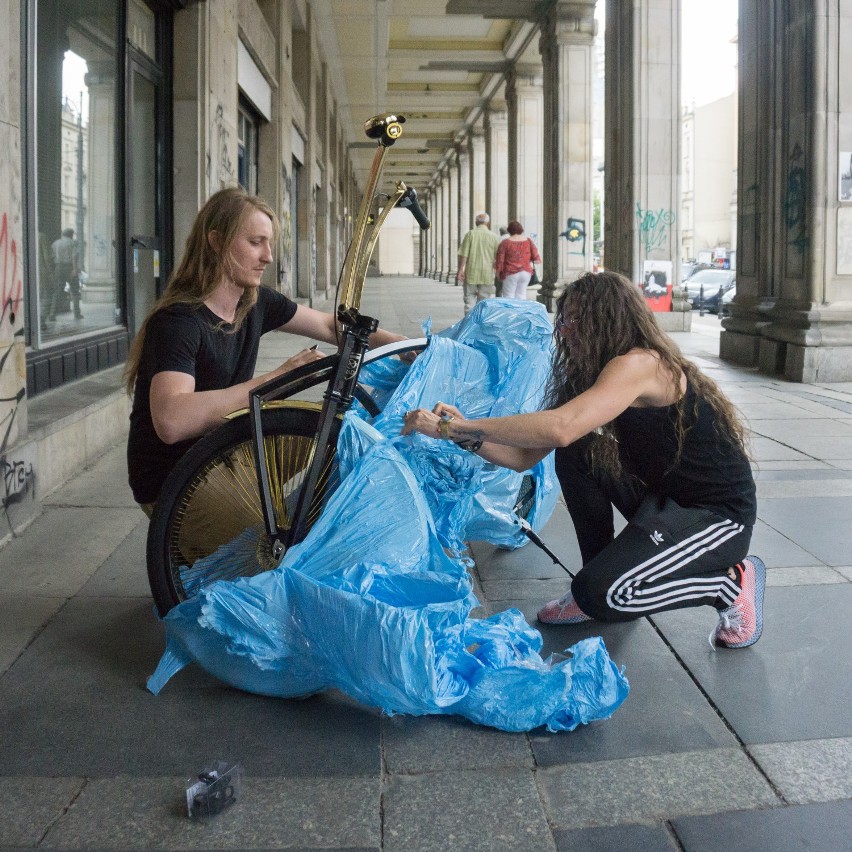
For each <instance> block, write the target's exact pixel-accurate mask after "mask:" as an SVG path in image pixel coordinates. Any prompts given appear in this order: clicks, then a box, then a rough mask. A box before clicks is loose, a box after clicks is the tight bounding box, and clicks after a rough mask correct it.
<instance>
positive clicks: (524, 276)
mask: <svg viewBox="0 0 852 852" xmlns="http://www.w3.org/2000/svg"><path fill="white" fill-rule="evenodd" d="M507 230H508V232H509V236H508V237H507V238H506V239H505V240H502V241H501V242H500V245H499V247H498V249H497V258H496V261H495V266H496V268H497V277H498V278H499V279H500V280H501V281H502V282H503V291H502V296H503V298H504V299H526V297H527V287H528V286H529V283H530V280H531V279H532V277H533V273H534V272H535V267H534V266H533V264H535V263H541V257H539V254H538V249H537V248H536V247H535V243H534V242H533V241H532V240H531V239H530V238H529V237H525V236H524V226H523V225H521V223H520V222H518V221H512V222H509V225H508V229H507Z"/></svg>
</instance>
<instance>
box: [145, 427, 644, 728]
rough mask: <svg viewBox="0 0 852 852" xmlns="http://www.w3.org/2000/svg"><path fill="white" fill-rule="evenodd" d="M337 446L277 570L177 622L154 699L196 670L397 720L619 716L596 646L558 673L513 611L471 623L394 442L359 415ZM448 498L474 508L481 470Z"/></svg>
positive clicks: (154, 683) (546, 720)
mask: <svg viewBox="0 0 852 852" xmlns="http://www.w3.org/2000/svg"><path fill="white" fill-rule="evenodd" d="M402 440H403V441H405V440H406V439H402ZM433 443H437V442H433ZM338 446H339V452H340V454H341V458H342V460H343V462H344V464H345V465H346V466H347V467H349V470H350V472H349V475H348V476H346V478H345V479H344V480H343V482H342V484H341V485H340V487H339V488H338V490H337V491H336V492H335V493H334V494H333V495H332V496H331V498H330V499H329V502H328V504H327V506H326V508H325V511H324V512H323V514H322V516H321V517H320V519H319V520H318V521H317V523H316V524H315V525H314V527H313V528H312V529H311V531H310V532H309V534H308V536H307V537H306V538H305V540H304V541H303V542H301V544H299V545H297V546H296V547H293V548H291V549H290V550H289V551H288V552H287V554H286V555H285V557H284V560H283V562H282V564H281V565H280V566H279V567H278V568H276V569H274V570H272V571H268V572H266V573H263V574H260V575H257V576H255V577H251V578H243V579H240V580H236V581H233V582H217V583H214V584H213V585H211V586H210V587H208V588H206V589H204V590H203V591H202V592H201V593H200V594H199V596H198V597H197V598H194V599H192V600H190V601H186V602H184V603H182V604H179V605H178V606H177V607H175V608H174V609H173V610H171V612H169V613H168V615H167V616H166V618H165V619H164V623H165V625H166V631H167V648H166V653H165V654H164V656H163V658H162V660H161V662H160V665H159V666H158V668H157V671H156V672H155V673H154V674H153V675H152V677H151V678H150V679H149V682H148V688H149V689H150V690H151V691H152V692H154V693H157V692H159V691H160V690H161V689H162V687H163V686H164V684H165V683H166V681H168V679H169V678H170V677H171V676H172V675H174V674H175V673H176V672H177V671H179V670H180V669H181V668H182V667H183V666H184V665H186V664H187V663H189V662H190V661H196V662H198V663H199V664H200V665H202V666H203V667H204V668H205V669H207V670H208V671H209V672H211V673H212V674H214V675H215V676H217V677H218V678H220V679H221V680H223V681H225V682H226V683H229V684H231V685H233V686H236V687H238V688H240V689H245V690H248V691H251V692H255V693H260V694H264V695H274V696H282V697H290V696H298V695H305V694H308V693H311V692H315V691H318V690H321V689H324V688H330V687H336V688H338V689H341V690H343V691H344V692H346V693H348V694H349V695H351V696H353V697H355V698H356V699H358V700H360V701H362V702H363V703H365V704H368V705H371V706H377V707H380V708H381V709H382V710H383V711H384V712H386V713H388V714H394V713H409V714H413V715H422V714H427V713H453V714H460V715H463V716H466V717H467V718H469V719H471V720H473V721H475V722H478V723H480V724H484V725H490V726H493V727H497V728H501V729H503V730H509V731H521V730H530V729H532V728H536V727H538V726H541V725H546V726H547V727H548V728H549V729H550V730H552V731H558V730H573V729H574V728H575V727H577V725H579V724H583V723H586V722H589V721H592V720H594V719H604V718H608V717H609V716H610V715H611V714H612V713H613V712H614V711H615V710H616V709H617V707H618V706H619V705H620V704H621V703H622V701H623V700H624V699H625V697H626V695H627V691H628V685H627V681H626V679H625V678H624V676H623V674H622V673H621V672H619V670H618V669H617V667H616V666H615V664H614V663H613V662H612V660H611V659H610V658H609V656H608V655H607V653H606V649H605V647H604V645H603V641H602V640H601V639H600V638H591V639H587V640H584V641H583V642H580V643H578V644H577V645H575V646H573V648H571V649H570V650H569V651H568V652H566V653H567V654H568V656H567V658H566V659H562V660H560V661H559V662H556V663H554V662H551V661H545V660H543V659H542V658H541V656H540V654H539V651H540V649H541V645H542V642H541V636H540V634H539V633H538V631H536V630H535V629H533V628H532V627H530V626H529V625H527V624H526V622H525V621H524V618H523V616H522V614H521V613H520V612H518V611H517V610H508V611H506V612H504V613H500V614H498V615H495V616H492V617H491V618H487V619H482V620H478V619H471V618H470V617H469V616H470V612H471V610H472V609H473V608H474V607H475V606H477V601H476V598H475V596H474V594H473V591H472V587H471V582H470V578H469V576H468V573H467V571H466V570H465V567H464V565H463V564H462V563H461V561H460V560H456V559H452V558H450V557H449V556H447V555H446V553H445V551H444V547H443V546H442V544H441V542H440V540H439V538H438V536H437V533H436V529H435V525H434V523H433V520H432V516H431V512H430V510H429V507H428V505H427V502H426V499H425V497H424V494H423V492H422V490H421V487H420V484H419V482H418V480H417V477H416V475H415V474H414V472H413V470H412V468H411V467H410V466H409V464H408V463H407V461H406V460H405V459H404V458H403V456H402V454H401V452H400V451H399V449H398V446H399V444H398V441H396V440H394V441H389V440H382V439H381V436H380V434H379V433H377V432H376V430H374V429H372V428H371V427H369V426H368V425H367V424H365V423H363V421H361V420H360V419H359V418H357V417H355V416H353V415H350V416H348V417H347V419H346V422H345V423H344V426H343V430H342V432H341V437H340V441H339V445H338ZM471 470H474V471H475V469H474V468H473V467H471ZM455 487H456V489H457V493H458V494H459V495H463V494H464V493H466V494H467V495H468V497H472V495H473V493H474V491H475V490H476V489H477V488H478V482H477V477H476V475H475V473H474V475H471V476H470V477H468V478H467V479H462V480H460V481H459V482H458V483H456V486H455Z"/></svg>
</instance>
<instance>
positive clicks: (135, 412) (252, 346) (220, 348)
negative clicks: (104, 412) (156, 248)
mask: <svg viewBox="0 0 852 852" xmlns="http://www.w3.org/2000/svg"><path fill="white" fill-rule="evenodd" d="M295 313H296V303H295V302H293V301H291V300H290V299H288V298H287V297H286V296H282V295H281V294H280V293H277V292H275V291H274V290H270V289H269V288H268V287H260V288H259V289H258V296H257V303H256V304H255V305H254V307H253V308H252V309H251V310H250V311H249V313H248V316H246V318H245V320H243V323H242V325H241V326H240V327H239V329H238V330H237V331H234V330H233V325H231V324H230V323H223V322H222V320H221V319H220V318H219V317H217V316H216V314H214V313H213V312H212V311H211V310H210V309H209V308H208V307H206V306H205V305H172V306H171V307H168V308H164V309H163V310H160V311H157V313H155V314H154V315H153V316H152V317H151V319H150V320H149V322H148V327H147V330H146V332H145V342H144V344H143V346H142V357H141V359H140V361H139V372H138V374H137V376H136V386H135V388H134V391H133V409H132V410H131V412H130V435H129V437H128V440H127V470H128V473H129V481H130V488H131V490H132V491H133V498H134V499H135V500H136V502H137V503H153V502H155V501H156V499H157V497H158V496H159V493H160V488H161V487H162V484H163V482H164V481H165V479H166V477H167V476H168V474H169V472H170V471H171V469H172V468H173V467H174V466H175V464H177V462H178V459H180V457H181V456H182V455H183V454H184V453H185V452H186V451H187V450H188V449H189V448H190V447H191V446H192V445H193V444H194V443H195V441H196V440H197V439H196V438H191V439H189V440H187V441H180V442H178V443H176V444H165V443H163V441H161V440H160V439H159V437H157V433H156V431H155V430H154V423H153V421H152V420H151V407H150V399H149V395H150V390H151V379H153V377H154V376H155V375H156V374H157V373H162V372H165V371H175V372H178V373H187V374H188V375H190V376H194V377H195V390H196V391H207V390H223V389H224V388H229V387H232V386H233V385H238V384H240V383H241V382H246V381H248V380H249V379H250V378H251V377H252V376H253V375H254V368H255V364H256V362H257V352H258V348H259V346H260V336H261V335H262V334H265V333H266V332H267V331H272V330H273V329H276V328H280V327H281V326H282V325H284V324H285V323H287V322H289V321H290V320H291V319H292V318H293V315H294V314H295Z"/></svg>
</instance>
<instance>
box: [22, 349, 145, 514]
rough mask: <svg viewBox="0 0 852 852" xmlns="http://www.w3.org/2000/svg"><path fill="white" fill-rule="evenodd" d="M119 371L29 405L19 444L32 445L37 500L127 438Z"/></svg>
mask: <svg viewBox="0 0 852 852" xmlns="http://www.w3.org/2000/svg"><path fill="white" fill-rule="evenodd" d="M122 370H123V365H119V366H117V367H113V368H111V369H109V370H103V371H102V372H100V373H97V374H96V375H94V376H88V377H86V378H84V379H79V380H78V381H76V382H71V383H70V384H67V385H65V386H63V387H61V388H57V389H56V390H52V391H48V392H47V393H45V394H42V395H40V396H37V397H35V398H34V399H32V400H28V401H27V422H28V424H29V430H28V432H27V435H26V438H25V439H24V442H23V445H27V444H35V446H36V460H35V471H36V481H37V483H38V488H37V494H36V500H37V501H40V500H43V499H44V498H45V497H47V496H48V495H49V494H51V493H52V492H53V491H55V490H56V489H57V488H59V487H60V486H61V485H64V484H65V483H66V482H67V481H68V480H69V479H71V478H73V477H74V476H75V475H76V474H78V473H79V472H80V471H82V470H84V469H85V468H87V467H88V466H89V465H91V464H93V463H94V462H95V461H97V460H98V459H99V458H100V456H101V455H102V454H103V452H104V450H107V449H109V448H110V447H113V446H115V444H116V443H118V442H119V441H121V440H123V439H124V438H125V437H126V435H127V431H128V428H129V420H128V416H129V414H130V399H129V397H128V396H127V394H126V393H125V392H124V387H123V385H122V380H121V373H122ZM10 452H14V449H13V450H10Z"/></svg>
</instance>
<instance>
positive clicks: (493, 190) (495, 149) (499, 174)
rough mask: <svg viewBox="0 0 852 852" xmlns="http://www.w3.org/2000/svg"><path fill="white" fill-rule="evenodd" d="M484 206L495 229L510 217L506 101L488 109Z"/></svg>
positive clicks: (486, 115) (496, 102) (494, 102)
mask: <svg viewBox="0 0 852 852" xmlns="http://www.w3.org/2000/svg"><path fill="white" fill-rule="evenodd" d="M485 187H486V193H487V194H486V197H485V210H486V212H487V213H488V215H489V216H490V217H491V225H492V230H494V231H496V230H497V229H498V228H500V227H501V226H505V225H506V223H507V222H508V221H509V113H508V111H507V109H506V104H505V102H504V101H491V103H490V104H489V105H488V109H487V110H486V111H485Z"/></svg>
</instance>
